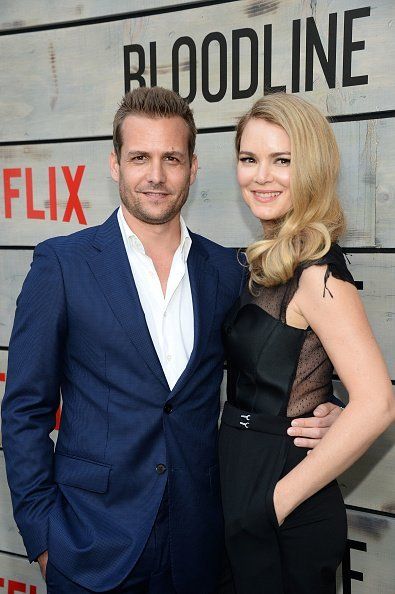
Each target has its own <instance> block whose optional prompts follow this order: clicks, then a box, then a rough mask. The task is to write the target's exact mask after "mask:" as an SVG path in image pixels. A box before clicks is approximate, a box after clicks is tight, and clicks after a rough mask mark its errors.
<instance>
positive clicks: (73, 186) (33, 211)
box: [3, 165, 87, 225]
mask: <svg viewBox="0 0 395 594" xmlns="http://www.w3.org/2000/svg"><path fill="white" fill-rule="evenodd" d="M61 170H62V175H63V179H64V181H65V182H66V186H67V192H68V198H67V203H66V208H65V209H64V212H63V213H62V214H60V213H59V204H58V197H57V193H58V187H57V183H56V173H57V171H56V167H48V201H47V203H48V206H49V213H48V212H47V211H46V210H44V209H38V208H36V207H35V204H34V192H33V170H32V168H31V167H25V168H24V169H22V168H21V167H15V168H12V169H11V168H10V169H3V186H4V216H5V218H6V219H11V218H12V211H13V201H14V200H18V199H19V200H20V199H24V201H25V204H26V218H27V219H40V220H45V219H47V218H48V214H49V219H50V220H51V221H58V220H60V219H61V220H62V221H63V223H69V222H70V220H71V217H72V216H73V214H75V216H76V217H77V220H78V222H79V223H80V224H81V225H86V224H87V222H86V217H85V213H84V209H83V205H82V203H81V200H80V197H79V195H78V192H79V189H80V186H81V181H82V176H83V175H84V171H85V165H78V166H77V169H76V171H75V173H74V174H73V173H72V172H71V169H70V167H69V166H68V165H62V167H61ZM18 178H20V179H21V180H22V183H23V185H24V191H20V190H19V188H18V187H16V186H15V184H16V180H17V179H18ZM23 194H24V196H23Z"/></svg>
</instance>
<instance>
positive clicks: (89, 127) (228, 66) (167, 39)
mask: <svg viewBox="0 0 395 594" xmlns="http://www.w3.org/2000/svg"><path fill="white" fill-rule="evenodd" d="M352 9H354V10H359V13H358V17H357V15H356V14H354V17H355V18H354V19H353V20H351V21H350V23H351V24H350V25H349V26H348V27H346V29H347V30H349V29H350V35H351V37H350V39H352V40H353V41H352V42H351V41H350V43H344V40H343V30H344V14H345V6H344V2H342V0H331V1H330V2H329V1H328V0H327V1H325V2H320V3H316V2H314V3H307V2H299V1H295V0H283V1H278V2H272V3H270V4H269V5H267V6H266V5H265V4H262V3H259V2H258V3H256V2H252V1H251V0H240V1H239V2H234V3H228V2H224V3H220V4H216V5H213V6H204V7H202V8H199V7H198V8H193V9H188V10H187V9H186V10H185V11H181V12H178V13H177V14H176V16H175V17H173V18H172V17H171V15H169V14H167V13H166V14H158V15H151V16H147V17H141V18H133V19H125V20H120V21H109V22H105V23H97V24H92V25H89V26H84V27H82V26H81V27H78V26H76V27H71V28H67V29H56V30H44V31H37V32H31V33H25V34H23V43H22V39H21V38H20V36H18V35H13V36H3V37H1V38H0V54H1V56H2V61H1V65H0V80H1V81H2V99H1V102H0V137H1V138H3V139H4V140H10V141H11V140H16V139H20V140H29V139H35V140H37V139H43V138H44V139H45V138H65V137H66V138H67V137H69V138H70V137H80V136H81V131H83V133H84V135H86V136H92V135H93V136H97V135H103V134H108V132H109V130H110V127H111V122H112V117H113V112H114V106H115V105H116V104H117V102H118V101H119V96H120V90H121V89H123V88H124V49H123V48H124V46H127V45H131V44H132V45H134V46H136V45H138V46H140V48H141V49H140V50H136V51H133V53H132V54H131V55H130V68H129V69H128V71H132V72H134V73H138V72H139V71H140V70H141V71H142V72H143V74H141V76H142V77H143V78H144V76H145V78H144V80H146V79H147V81H146V82H147V84H151V81H154V82H157V83H158V84H160V85H163V86H167V87H171V86H174V85H173V82H175V81H174V80H173V79H174V77H173V72H175V71H176V72H177V73H178V75H177V77H178V78H179V84H178V85H177V86H178V87H179V90H180V93H181V94H183V95H184V96H188V95H190V94H191V88H190V87H191V84H190V65H191V64H192V68H193V72H194V73H195V71H196V97H195V99H194V100H193V102H192V106H193V108H194V110H195V113H196V120H197V124H198V126H199V127H211V126H214V127H218V126H225V125H232V124H234V121H235V118H236V117H237V116H238V115H239V114H240V113H242V112H243V111H245V110H246V109H247V108H248V107H249V106H250V105H251V101H252V99H254V98H257V97H259V96H261V95H262V92H263V88H264V86H266V87H267V86H268V85H269V84H270V85H271V86H279V85H285V86H286V88H287V89H288V90H291V89H292V87H293V86H294V87H295V84H296V83H295V81H294V83H293V84H292V79H293V78H294V79H295V78H298V79H299V80H300V81H301V82H300V84H299V86H300V92H301V95H302V96H305V97H306V98H308V99H310V100H311V101H312V102H314V103H316V104H317V105H319V106H320V107H321V108H322V109H323V110H324V111H325V112H327V113H328V114H330V115H334V114H355V113H361V112H362V113H364V112H371V111H376V110H381V111H382V110H388V109H391V108H392V107H393V94H394V90H395V81H394V77H393V76H392V75H391V74H390V71H389V69H388V64H391V65H392V64H393V63H394V62H395V36H394V35H393V30H392V27H391V23H390V21H391V18H392V17H393V16H394V11H395V8H394V4H393V2H392V0H380V1H378V0H376V1H375V2H374V3H372V4H370V5H369V7H368V8H366V5H365V3H363V2H362V0H349V1H348V2H347V11H350V10H352ZM330 14H333V15H336V16H335V20H336V22H335V20H334V19H333V17H332V19H330V18H329V15H330ZM348 14H349V13H348ZM351 16H353V15H349V18H348V19H346V20H347V22H348V21H349V19H350V18H351ZM310 17H313V18H314V23H316V24H317V25H315V26H316V27H317V35H318V34H319V36H320V39H321V40H322V46H323V48H328V31H329V23H330V22H331V34H332V35H331V39H332V40H336V44H335V46H334V47H333V48H332V46H331V63H330V68H329V67H328V68H326V70H327V72H326V77H325V76H324V74H323V70H322V67H321V65H320V62H319V60H317V59H316V58H315V59H312V60H308V64H309V65H310V63H311V65H312V67H310V66H309V67H308V68H307V69H306V68H305V63H306V43H305V41H304V40H305V38H306V22H307V20H308V19H309V18H310ZM293 20H298V21H300V39H301V42H300V51H298V52H296V53H297V56H298V57H297V59H296V58H295V59H294V60H293V61H292V31H293V24H292V23H293ZM170 22H171V27H170V29H169V26H168V23H170ZM308 22H309V23H310V25H309V36H308V37H309V39H310V40H312V39H313V37H314V35H315V33H314V34H313V32H312V31H313V29H312V27H313V25H312V24H311V21H308ZM186 23H187V24H188V27H187V31H188V32H190V34H191V35H192V37H190V39H191V41H188V43H189V44H190V47H192V48H196V67H193V65H194V62H195V60H194V59H193V58H192V59H191V58H190V51H189V50H188V49H187V46H186V45H185V44H184V45H181V46H180V47H179V48H178V45H177V44H179V43H181V42H180V41H179V40H180V39H181V38H184V39H185V33H186ZM213 23H215V25H213ZM265 25H267V26H271V29H266V34H265V36H263V32H264V27H265ZM335 25H336V26H335ZM242 29H248V30H249V34H250V35H251V36H252V39H253V41H252V42H250V41H249V40H247V38H244V39H242V40H241V41H240V55H242V56H243V57H242V58H239V59H238V61H237V62H235V63H234V61H235V60H237V51H236V49H234V51H232V47H233V46H232V31H234V30H238V31H240V30H242ZM318 29H319V31H318ZM251 31H252V33H251ZM314 31H315V29H314ZM211 34H213V35H214V36H210V35H211ZM270 36H271V37H272V42H271V43H270ZM188 37H189V36H188ZM263 37H265V39H266V43H267V44H268V45H269V48H266V52H265V55H266V59H267V60H268V57H270V54H271V58H272V59H271V63H270V64H265V67H264V64H263V57H262V53H263V45H262V44H264V43H265V41H264V39H263ZM294 37H295V34H294ZM348 37H349V36H348ZM378 40H380V43H377V41H378ZM152 43H154V44H156V46H155V47H154V46H150V44H152ZM352 43H355V44H356V46H352ZM235 44H236V41H235ZM236 45H237V44H236ZM174 46H175V47H176V50H177V48H178V50H179V51H175V52H174V51H173V49H174ZM249 46H251V47H253V48H254V51H251V47H249ZM255 46H256V50H257V51H255ZM362 46H363V47H362ZM356 47H358V48H359V49H356ZM22 48H23V49H22ZM150 48H151V49H152V48H154V49H155V50H156V52H155V53H156V59H155V60H152V62H154V61H156V68H153V65H152V64H151V63H150V62H148V59H149V58H148V57H149V56H150ZM353 48H354V49H353ZM191 51H192V54H194V51H195V50H194V49H192V50H191ZM327 51H328V52H329V50H327ZM143 54H144V56H147V58H146V59H145V63H146V64H145V65H146V68H145V69H144V68H143V64H142V59H143V58H142V55H143ZM128 55H129V54H128ZM202 56H203V59H202ZM204 56H206V58H207V59H205V58H204ZM251 56H255V57H256V60H257V63H256V64H255V58H254V59H252V58H251ZM299 58H300V59H299ZM343 58H344V59H343ZM248 60H249V61H250V62H251V64H252V70H253V72H254V73H255V72H256V73H257V75H258V78H257V80H256V85H255V80H252V81H251V80H250V79H251V76H250V70H251V69H250V68H249V67H248V64H249V62H248ZM176 61H178V63H179V66H178V68H175V64H176ZM299 62H300V73H298V72H297V73H296V74H295V72H294V73H292V67H291V66H292V64H293V65H294V70H295V68H296V66H295V64H299ZM343 62H344V63H345V64H346V65H347V64H348V63H349V62H350V64H351V66H350V68H349V70H350V72H349V73H348V70H347V68H346V70H345V67H343ZM10 64H12V66H13V67H12V68H10V67H9V65H10ZM204 65H205V67H204V68H203V66H204ZM233 66H234V68H233ZM270 69H271V70H272V72H273V76H272V77H269V78H270V80H268V79H267V77H268V75H269V70H270ZM391 70H392V69H391ZM305 71H307V73H308V74H309V78H310V79H311V81H312V82H311V86H312V91H313V92H311V91H310V90H307V91H305V89H306V88H309V86H308V85H307V86H306V84H305V83H306V81H305V78H306V76H305V74H306V72H305ZM329 71H330V72H329ZM153 73H154V78H153ZM265 73H266V74H265ZM143 75H144V76H143ZM264 76H266V79H267V80H266V83H265V80H264V78H263V77H264ZM353 77H354V78H355V77H365V78H362V79H361V80H362V82H363V81H364V80H367V81H368V84H358V85H355V80H354V82H353ZM366 77H367V79H366ZM232 78H234V79H235V82H233V80H232ZM239 78H240V80H238V79H239ZM327 78H328V79H329V83H328V81H327ZM358 80H359V79H357V81H356V82H358ZM132 83H133V84H132V86H137V85H138V84H139V81H137V80H133V81H132ZM194 84H195V77H193V81H192V87H193V86H194ZM234 85H235V86H236V90H235V89H234V88H233V87H234ZM251 85H252V86H251ZM329 85H332V86H333V85H334V88H330V86H329ZM255 86H256V91H255V92H253V93H252V94H251V95H250V96H248V97H246V98H243V97H240V98H238V99H232V97H233V96H235V97H237V96H238V95H240V94H241V95H243V93H242V91H245V90H246V89H247V90H248V88H249V87H251V89H252V90H254V88H255ZM16 90H17V92H16ZM239 90H240V92H239ZM244 94H245V93H244ZM222 95H223V97H222ZM247 95H248V93H247ZM77 97H78V99H77ZM219 105H220V109H218V107H219Z"/></svg>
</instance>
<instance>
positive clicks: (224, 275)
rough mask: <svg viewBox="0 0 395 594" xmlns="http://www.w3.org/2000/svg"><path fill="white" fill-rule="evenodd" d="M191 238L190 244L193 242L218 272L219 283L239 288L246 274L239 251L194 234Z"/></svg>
mask: <svg viewBox="0 0 395 594" xmlns="http://www.w3.org/2000/svg"><path fill="white" fill-rule="evenodd" d="M191 237H192V242H195V243H196V244H197V245H198V246H199V248H200V249H201V250H202V251H203V252H204V253H205V254H206V255H207V257H208V260H209V262H210V264H212V265H213V266H214V267H215V268H216V269H217V270H218V273H219V275H220V278H221V281H222V282H223V283H225V285H232V286H233V285H235V284H236V285H237V286H239V285H240V283H241V282H242V281H243V279H244V277H245V274H246V268H245V265H244V259H243V254H241V253H240V250H239V249H238V248H233V247H224V246H223V245H220V244H218V243H215V242H214V241H211V239H208V238H207V237H203V236H202V235H197V234H196V233H191Z"/></svg>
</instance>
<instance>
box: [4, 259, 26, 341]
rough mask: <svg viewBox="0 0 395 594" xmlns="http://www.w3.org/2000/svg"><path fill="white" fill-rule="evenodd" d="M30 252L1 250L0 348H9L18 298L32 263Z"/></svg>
mask: <svg viewBox="0 0 395 594" xmlns="http://www.w3.org/2000/svg"><path fill="white" fill-rule="evenodd" d="M32 257H33V252H32V251H30V250H26V251H25V250H23V251H15V252H10V251H8V250H0V346H8V342H9V339H10V335H11V329H12V324H13V322H14V315H15V305H16V298H17V296H18V295H19V293H20V291H21V288H22V283H23V281H24V279H25V277H26V274H27V272H28V270H29V267H30V262H31V261H32Z"/></svg>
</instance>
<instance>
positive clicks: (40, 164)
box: [0, 118, 395, 247]
mask: <svg viewBox="0 0 395 594" xmlns="http://www.w3.org/2000/svg"><path fill="white" fill-rule="evenodd" d="M385 122H386V127H383V126H380V127H379V126H378V124H377V121H376V120H362V121H356V122H339V123H335V124H333V129H334V132H335V134H336V137H337V141H338V144H339V148H340V151H341V158H342V169H341V177H340V182H339V194H340V196H341V198H342V203H343V205H344V209H345V213H346V216H347V222H348V231H347V234H346V236H345V237H344V238H343V240H342V245H344V246H353V247H364V246H374V245H375V243H376V235H377V233H380V238H381V239H380V245H381V246H385V247H389V246H391V245H393V242H394V238H393V234H392V233H390V229H389V224H388V222H386V223H384V222H383V220H384V219H385V221H387V219H388V212H387V211H388V210H389V209H388V204H387V201H385V200H383V199H382V193H379V194H378V195H377V192H376V187H379V188H380V187H382V186H383V187H387V186H388V178H390V177H391V175H392V176H393V175H394V174H393V161H392V159H391V156H392V154H391V150H388V151H387V150H386V147H390V146H391V143H392V138H393V137H394V135H395V118H390V119H386V120H385ZM233 142H234V132H221V133H209V134H199V135H198V139H197V147H196V152H197V155H198V158H199V174H198V178H197V181H196V182H195V184H194V185H193V186H192V188H191V192H190V197H189V199H188V202H187V205H186V207H185V210H184V214H185V217H186V219H187V221H188V224H189V225H190V226H191V228H192V229H193V230H194V231H196V232H198V233H203V234H204V235H206V236H207V237H210V238H211V239H213V240H215V241H218V242H219V243H222V244H223V245H228V246H245V245H248V243H250V242H251V241H252V240H254V239H255V238H256V237H257V236H259V234H260V225H258V224H257V223H256V221H254V220H253V217H251V215H250V214H249V211H248V209H247V208H246V207H245V206H244V204H243V203H242V202H243V201H242V199H241V198H240V191H239V189H238V186H237V182H236V177H235V174H234V169H235V154H234V148H233ZM378 147H379V149H380V151H381V152H380V155H381V156H382V157H381V159H380V166H379V168H378V165H377V152H378ZM111 149H112V143H111V141H109V140H102V141H90V142H87V141H84V142H75V143H74V142H72V143H59V144H58V143H55V144H37V145H22V146H0V167H1V168H2V171H1V175H2V177H3V184H2V186H0V187H1V188H2V189H1V190H0V196H2V199H1V200H0V236H1V244H2V245H32V246H34V245H36V244H37V243H38V242H39V241H42V240H43V239H45V238H46V237H49V236H53V235H62V234H69V233H71V232H73V231H78V230H80V229H82V228H84V227H85V226H86V224H88V225H96V224H99V223H100V222H102V221H103V220H104V219H105V218H106V217H107V216H108V215H109V214H110V213H111V212H112V210H113V209H114V208H115V207H116V206H117V204H118V202H119V198H118V190H117V187H116V185H115V184H114V183H113V182H112V180H111V177H110V174H109V168H108V155H109V153H110V151H111ZM65 168H66V169H67V170H66V171H65V172H64V170H65ZM79 168H80V170H81V168H82V171H81V181H80V183H79V185H78V188H77V190H78V191H77V192H76V194H77V195H78V201H79V202H80V203H81V213H80V214H79V211H77V210H74V209H73V212H72V216H71V218H70V220H69V221H67V222H64V221H63V218H64V214H65V211H66V208H67V204H68V202H69V195H70V187H69V186H73V187H74V186H75V185H77V182H78V171H79ZM74 180H75V183H74ZM6 184H8V186H7V188H8V189H7V190H6V189H5V187H6ZM392 187H393V186H392ZM11 189H13V190H15V191H16V192H17V193H18V196H17V197H15V198H11V197H10V190H11ZM55 193H56V214H55V217H56V219H57V220H51V216H52V215H51V210H52V207H51V202H52V203H55V198H54V196H55ZM73 195H74V193H73ZM29 196H31V203H32V207H31V208H30V212H29V207H28V201H29ZM51 196H52V198H51ZM32 209H33V210H36V211H39V213H34V212H31V211H32ZM376 210H377V213H378V214H379V215H380V219H379V220H380V221H381V222H380V230H377V229H376V222H375V221H376V217H375V215H376ZM383 210H384V213H383V214H382V211H383ZM32 217H36V218H32ZM39 217H42V218H39ZM225 221H226V224H223V223H224V222H225ZM384 224H385V225H387V231H384V230H383V225H384ZM16 228H17V229H18V233H17V234H16V233H15V229H16Z"/></svg>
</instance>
